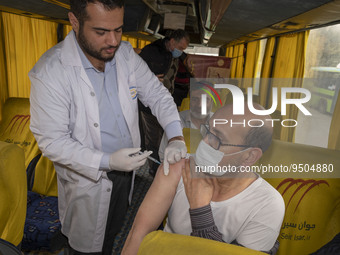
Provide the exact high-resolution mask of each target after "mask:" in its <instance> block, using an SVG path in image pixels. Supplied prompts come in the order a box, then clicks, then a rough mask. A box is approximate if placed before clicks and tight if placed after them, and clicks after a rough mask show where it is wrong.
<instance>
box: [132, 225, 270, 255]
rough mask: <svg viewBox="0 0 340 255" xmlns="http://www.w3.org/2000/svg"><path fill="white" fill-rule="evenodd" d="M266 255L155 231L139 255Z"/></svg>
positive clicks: (143, 244)
mask: <svg viewBox="0 0 340 255" xmlns="http://www.w3.org/2000/svg"><path fill="white" fill-rule="evenodd" d="M156 254H157V255H158V254H162V255H172V254H176V255H200V254H202V255H206V254H214V255H225V254H228V255H244V254H247V255H261V254H262V255H264V254H266V253H263V252H259V251H255V250H251V249H248V248H245V247H241V246H237V245H233V244H227V243H222V242H217V241H214V240H209V239H204V238H200V237H194V236H186V235H180V234H171V233H166V232H163V231H160V230H159V231H153V232H151V233H149V234H148V235H146V236H145V238H144V239H143V241H142V243H141V245H140V247H139V250H138V255H156Z"/></svg>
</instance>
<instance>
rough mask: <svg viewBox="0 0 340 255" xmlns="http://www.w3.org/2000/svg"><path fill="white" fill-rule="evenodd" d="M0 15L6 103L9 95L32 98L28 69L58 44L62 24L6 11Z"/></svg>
mask: <svg viewBox="0 0 340 255" xmlns="http://www.w3.org/2000/svg"><path fill="white" fill-rule="evenodd" d="M0 18H1V28H2V29H1V31H0V34H1V41H0V44H1V46H0V49H1V53H0V54H1V56H0V58H1V60H4V61H3V62H2V61H1V62H2V64H1V65H0V68H1V73H2V74H5V75H1V85H0V86H1V105H2V104H3V103H4V101H5V100H6V99H7V98H8V97H29V95H30V81H29V78H28V72H29V71H30V70H31V69H32V67H33V66H34V64H35V63H36V62H37V61H38V59H39V58H40V56H41V55H42V54H43V53H44V52H45V51H46V50H48V49H49V48H51V47H52V46H54V45H55V44H56V43H57V26H58V24H57V23H55V22H50V21H44V20H39V19H33V18H28V17H24V16H20V15H15V14H11V13H5V12H0ZM3 65H4V66H3ZM2 92H4V94H3V93H2ZM1 108H2V106H1Z"/></svg>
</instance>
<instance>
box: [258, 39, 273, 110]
mask: <svg viewBox="0 0 340 255" xmlns="http://www.w3.org/2000/svg"><path fill="white" fill-rule="evenodd" d="M275 40H276V39H275V37H271V38H268V41H267V44H266V49H265V52H264V57H263V63H262V69H261V78H270V76H271V71H272V66H273V59H274V56H273V54H274V48H275ZM269 85H270V84H269V82H268V80H267V79H263V80H262V81H261V84H260V92H259V95H260V104H261V105H262V106H263V107H266V104H267V94H268V87H269Z"/></svg>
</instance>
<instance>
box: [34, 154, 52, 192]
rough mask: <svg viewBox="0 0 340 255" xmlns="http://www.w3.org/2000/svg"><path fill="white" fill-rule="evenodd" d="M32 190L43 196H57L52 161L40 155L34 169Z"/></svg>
mask: <svg viewBox="0 0 340 255" xmlns="http://www.w3.org/2000/svg"><path fill="white" fill-rule="evenodd" d="M32 191H34V192H36V193H39V194H41V195H44V196H53V197H57V196H58V185H57V174H56V172H55V169H54V165H53V162H52V161H51V160H49V159H48V158H47V157H44V156H41V157H40V158H39V160H38V162H37V164H36V166H35V169H34V180H33V185H32Z"/></svg>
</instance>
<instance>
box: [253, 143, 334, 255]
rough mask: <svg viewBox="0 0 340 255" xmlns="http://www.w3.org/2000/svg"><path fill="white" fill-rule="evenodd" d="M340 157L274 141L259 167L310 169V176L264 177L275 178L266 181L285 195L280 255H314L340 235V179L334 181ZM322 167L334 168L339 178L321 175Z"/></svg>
mask: <svg viewBox="0 0 340 255" xmlns="http://www.w3.org/2000/svg"><path fill="white" fill-rule="evenodd" d="M339 156H340V151H335V150H330V149H325V148H319V147H314V146H308V145H302V144H294V143H289V142H283V141H278V140H273V144H272V145H271V147H270V149H269V150H268V151H267V152H266V153H265V154H264V155H263V157H262V158H261V159H260V160H259V162H258V163H257V165H261V164H262V166H269V165H271V166H272V167H274V166H286V167H292V168H291V171H292V169H293V168H295V165H294V164H296V166H297V167H299V166H301V167H305V168H307V167H309V169H310V170H309V171H308V173H306V171H305V170H304V172H302V173H292V172H291V173H279V172H277V173H272V174H270V175H269V174H267V175H264V177H266V176H267V177H268V176H270V177H271V178H266V180H267V181H268V182H269V183H270V184H271V185H273V187H274V188H276V189H277V190H278V191H279V192H280V193H281V194H282V196H283V198H284V200H285V205H286V213H285V217H284V220H283V224H282V227H281V232H280V235H279V238H278V240H279V242H280V248H279V252H278V255H285V254H292V255H294V254H310V253H313V252H315V251H317V250H318V249H319V248H321V247H322V246H324V245H325V244H326V243H328V242H329V241H330V240H332V239H333V237H334V236H335V235H336V234H338V233H339V232H340V179H339V178H333V177H339V176H338V175H339V173H338V172H339V171H340V157H339ZM299 164H301V165H299ZM318 164H326V165H325V166H327V167H333V168H334V170H333V173H337V174H333V175H330V174H329V172H328V173H327V172H325V173H317V172H316V171H319V170H320V169H319V170H317V169H318V168H317V167H318ZM313 166H314V169H315V170H314V172H313V171H312V170H311V169H312V167H313ZM322 167H323V166H322V165H321V170H322ZM329 169H330V168H328V170H329ZM324 170H325V171H326V168H325V169H324ZM328 170H327V171H328ZM323 176H325V178H322V177H323ZM276 177H277V178H276ZM320 177H321V178H320Z"/></svg>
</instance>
